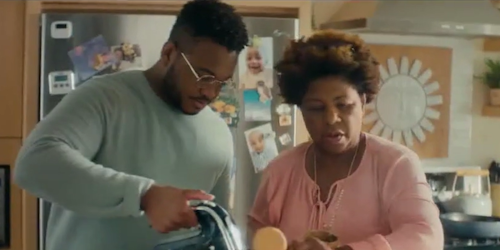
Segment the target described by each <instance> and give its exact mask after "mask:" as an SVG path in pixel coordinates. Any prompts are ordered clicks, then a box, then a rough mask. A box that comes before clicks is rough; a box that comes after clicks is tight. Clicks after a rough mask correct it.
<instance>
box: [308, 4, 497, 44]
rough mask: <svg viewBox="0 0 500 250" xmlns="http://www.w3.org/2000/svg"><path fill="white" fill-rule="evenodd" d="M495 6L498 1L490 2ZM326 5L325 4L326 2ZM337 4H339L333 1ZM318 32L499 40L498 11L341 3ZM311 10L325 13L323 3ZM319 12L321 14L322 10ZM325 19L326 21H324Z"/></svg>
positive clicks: (476, 6)
mask: <svg viewBox="0 0 500 250" xmlns="http://www.w3.org/2000/svg"><path fill="white" fill-rule="evenodd" d="M493 1H494V2H495V3H497V1H498V0H493ZM325 2H327V1H325ZM336 2H338V1H336ZM341 2H342V3H341V4H339V5H338V6H337V7H336V8H335V10H331V11H333V13H332V12H330V13H329V17H328V20H319V21H320V23H318V20H316V23H317V24H319V28H320V29H338V30H345V31H353V32H365V33H391V34H414V35H434V36H459V37H490V36H499V37H500V11H499V10H498V9H497V7H496V6H495V5H497V6H498V4H495V3H493V2H492V0H433V1H430V0H422V1H416V0H378V1H374V0H372V1H356V0H351V1H341ZM313 4H314V5H315V6H314V9H316V10H320V11H322V12H323V13H325V8H322V7H326V6H321V5H322V4H323V3H322V1H314V3H313ZM321 9H322V10H321ZM323 19H325V18H323Z"/></svg>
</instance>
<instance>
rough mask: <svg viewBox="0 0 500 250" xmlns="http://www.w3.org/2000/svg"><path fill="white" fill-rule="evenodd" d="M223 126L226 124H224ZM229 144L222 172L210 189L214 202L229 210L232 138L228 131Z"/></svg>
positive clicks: (232, 155) (232, 153)
mask: <svg viewBox="0 0 500 250" xmlns="http://www.w3.org/2000/svg"><path fill="white" fill-rule="evenodd" d="M224 126H226V125H225V124H224ZM228 141H229V143H228V144H229V145H230V148H228V151H227V152H228V154H227V161H226V163H225V164H224V168H223V170H222V173H221V174H220V176H219V178H218V179H217V182H216V183H215V186H214V188H213V189H212V194H213V195H214V196H215V202H216V203H217V204H219V205H220V206H222V207H223V208H224V209H226V210H228V211H229V196H230V195H231V194H230V192H231V173H232V171H231V170H232V168H233V158H234V152H233V139H232V137H231V135H230V133H229V140H228Z"/></svg>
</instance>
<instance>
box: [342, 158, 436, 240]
mask: <svg viewBox="0 0 500 250" xmlns="http://www.w3.org/2000/svg"><path fill="white" fill-rule="evenodd" d="M382 200H383V201H382V203H383V209H384V210H385V213H387V214H388V222H389V225H390V227H391V229H392V233H391V234H388V235H385V236H384V235H374V236H372V237H370V238H368V239H366V240H365V241H361V242H354V243H351V244H348V245H349V246H350V247H351V248H352V249H353V250H422V249H426V250H442V249H443V248H444V246H443V245H444V235H443V228H442V226H441V221H440V219H439V211H438V209H437V207H436V205H435V204H434V202H433V200H432V193H431V189H430V187H429V185H428V184H427V181H426V178H425V174H424V172H423V170H422V166H421V164H420V160H419V158H418V156H417V155H416V154H415V153H413V152H411V153H407V154H406V155H405V156H403V157H401V158H400V159H399V160H398V162H397V163H396V164H395V165H394V166H393V168H391V170H389V172H388V174H387V176H386V179H385V183H384V186H383V189H382Z"/></svg>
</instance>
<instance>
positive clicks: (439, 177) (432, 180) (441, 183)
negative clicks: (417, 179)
mask: <svg viewBox="0 0 500 250" xmlns="http://www.w3.org/2000/svg"><path fill="white" fill-rule="evenodd" d="M427 182H428V183H429V186H430V187H431V190H432V192H433V193H437V192H440V191H441V190H442V189H443V188H445V187H446V178H445V176H444V175H443V174H428V175H427Z"/></svg>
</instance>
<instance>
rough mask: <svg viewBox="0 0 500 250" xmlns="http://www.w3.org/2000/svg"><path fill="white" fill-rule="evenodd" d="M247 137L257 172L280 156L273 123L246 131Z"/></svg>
mask: <svg viewBox="0 0 500 250" xmlns="http://www.w3.org/2000/svg"><path fill="white" fill-rule="evenodd" d="M244 134H245V139H246V142H247V146H248V151H249V153H250V158H251V159H252V164H253V166H254V170H255V173H260V172H262V171H263V170H264V169H265V168H266V167H267V165H268V164H269V162H270V161H271V160H272V159H274V158H275V157H276V156H278V147H277V146H276V142H275V140H274V138H275V135H276V134H275V133H274V131H273V130H272V126H271V123H267V124H264V125H261V126H258V127H255V128H252V129H249V130H247V131H245V133H244Z"/></svg>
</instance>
